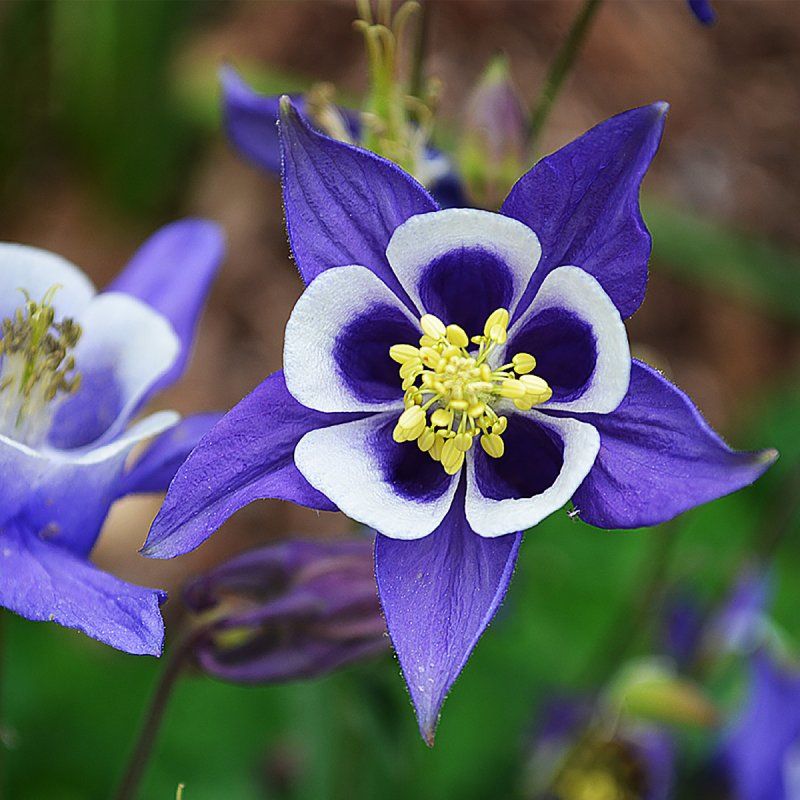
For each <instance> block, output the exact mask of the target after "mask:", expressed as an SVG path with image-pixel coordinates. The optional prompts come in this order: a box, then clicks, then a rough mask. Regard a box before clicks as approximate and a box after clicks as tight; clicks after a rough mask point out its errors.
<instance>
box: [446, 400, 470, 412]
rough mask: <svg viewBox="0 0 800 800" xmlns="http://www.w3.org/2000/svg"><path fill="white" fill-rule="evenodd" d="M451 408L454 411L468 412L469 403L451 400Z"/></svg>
mask: <svg viewBox="0 0 800 800" xmlns="http://www.w3.org/2000/svg"><path fill="white" fill-rule="evenodd" d="M450 408H452V409H453V411H466V410H467V409H468V408H469V403H468V402H467V401H466V400H451V401H450Z"/></svg>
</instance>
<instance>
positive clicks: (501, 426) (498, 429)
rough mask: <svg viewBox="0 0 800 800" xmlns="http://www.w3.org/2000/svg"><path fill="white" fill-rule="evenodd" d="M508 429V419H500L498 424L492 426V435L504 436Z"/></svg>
mask: <svg viewBox="0 0 800 800" xmlns="http://www.w3.org/2000/svg"><path fill="white" fill-rule="evenodd" d="M507 427H508V417H498V418H497V422H495V423H494V425H492V433H496V434H497V435H498V436H502V435H503V434H504V433H505V432H506V428H507Z"/></svg>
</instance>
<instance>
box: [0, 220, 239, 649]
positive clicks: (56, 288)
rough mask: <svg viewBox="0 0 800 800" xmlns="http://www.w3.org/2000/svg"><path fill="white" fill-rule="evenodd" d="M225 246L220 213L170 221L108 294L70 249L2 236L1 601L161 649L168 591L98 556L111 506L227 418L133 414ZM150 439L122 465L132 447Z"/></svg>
mask: <svg viewBox="0 0 800 800" xmlns="http://www.w3.org/2000/svg"><path fill="white" fill-rule="evenodd" d="M223 250H224V243H223V238H222V235H221V233H220V231H219V230H218V228H217V226H216V225H214V224H212V223H210V222H206V221H203V220H185V221H182V222H177V223H174V224H172V225H169V226H167V227H165V228H163V229H162V230H160V231H159V232H158V233H156V234H155V235H154V236H153V237H151V238H150V239H149V240H148V241H147V242H146V243H145V244H144V245H143V246H142V247H141V248H140V250H139V251H138V252H137V253H136V254H135V255H134V257H133V259H132V261H131V262H130V263H129V265H128V266H127V268H126V269H125V270H124V271H123V272H122V273H121V274H120V275H119V277H118V278H117V279H116V280H115V281H114V283H113V284H112V285H111V286H109V287H108V289H106V290H105V291H103V292H101V293H99V294H98V293H96V291H95V288H94V286H93V285H92V283H91V281H90V280H89V279H88V278H87V277H86V276H85V275H84V274H83V273H82V272H81V271H80V270H79V269H78V268H77V267H75V266H73V265H72V264H70V263H69V262H67V261H65V260H64V259H63V258H61V257H60V256H57V255H54V254H53V253H48V252H46V251H44V250H39V249H36V248H33V247H26V246H23V245H18V244H0V337H1V338H0V475H2V480H0V606H5V607H6V608H8V609H10V610H11V611H14V612H16V613H17V614H20V615H21V616H23V617H27V618H28V619H31V620H49V621H52V622H57V623H59V624H61V625H64V626H66V627H69V628H77V629H78V630H81V631H83V632H84V633H86V634H87V635H89V636H91V637H93V638H95V639H98V640H99V641H101V642H105V643H107V644H110V645H111V646H113V647H116V648H118V649H120V650H125V651H127V652H130V653H141V654H151V655H157V654H159V653H160V652H161V645H162V641H163V636H164V626H163V623H162V620H161V614H160V611H159V606H160V604H161V603H162V602H163V600H164V599H165V597H166V596H165V594H164V593H163V592H160V591H158V590H155V589H146V588H143V587H140V586H133V585H131V584H128V583H126V582H124V581H122V580H119V579H118V578H115V577H114V576H112V575H109V574H107V573H105V572H102V571H101V570H99V569H97V568H96V567H94V566H93V565H92V564H91V563H90V561H89V555H90V553H91V551H92V548H93V547H94V545H95V542H96V541H97V538H98V536H99V533H100V528H101V526H102V524H103V521H104V520H105V518H106V515H107V513H108V510H109V507H110V506H111V504H112V503H113V502H114V501H115V500H116V499H118V498H119V497H121V496H123V495H125V494H132V493H136V492H149V491H163V490H165V489H166V488H167V486H168V485H169V482H170V480H171V479H172V476H173V475H174V473H175V470H176V469H177V467H178V465H179V464H180V463H181V461H183V459H184V458H185V456H186V455H187V454H188V453H189V451H190V450H191V449H192V447H193V446H194V445H195V444H196V443H197V442H198V440H199V439H200V437H201V436H202V435H203V434H204V433H206V432H207V431H208V430H209V428H210V427H211V426H212V425H213V423H214V422H216V421H217V419H218V416H217V415H210V414H205V415H199V416H196V417H189V418H187V419H185V420H183V421H180V417H179V416H178V415H177V414H176V413H174V412H172V411H162V412H158V413H155V414H152V415H150V416H147V417H145V418H144V419H142V420H140V421H138V422H136V423H134V424H133V425H131V424H130V422H131V420H132V419H133V418H134V417H135V416H136V415H137V414H138V413H139V411H140V410H141V409H142V407H143V405H144V404H145V402H146V401H147V400H148V399H149V398H150V397H151V396H152V395H153V393H154V392H155V391H157V390H160V389H162V388H164V387H165V386H168V385H169V384H171V383H172V382H174V381H175V380H176V379H177V378H178V377H179V376H180V374H181V373H182V372H183V369H184V367H185V365H186V362H187V359H188V356H189V352H190V348H191V344H192V340H193V336H194V331H195V327H196V324H197V320H198V318H199V316H200V312H201V311H202V307H203V304H204V301H205V297H206V294H207V292H208V289H209V287H210V285H211V281H212V280H213V278H214V275H215V273H216V271H217V268H218V266H219V264H220V262H221V260H222V255H223ZM154 436H157V437H158V438H157V439H156V440H155V442H154V443H153V444H152V445H151V447H150V449H149V450H147V451H146V452H145V454H144V456H143V457H142V458H141V459H140V460H139V461H138V462H137V463H136V464H135V465H134V466H133V467H132V468H131V469H129V470H127V471H126V460H127V458H128V455H129V454H130V452H131V449H132V448H133V447H134V446H135V445H137V444H139V443H141V442H143V441H144V440H146V439H148V438H151V437H154Z"/></svg>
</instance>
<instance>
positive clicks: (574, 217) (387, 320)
mask: <svg viewBox="0 0 800 800" xmlns="http://www.w3.org/2000/svg"><path fill="white" fill-rule="evenodd" d="M665 110H666V106H665V105H664V104H656V105H653V106H647V107H644V108H638V109H634V110H633V111H628V112H626V113H624V114H621V115H619V116H617V117H614V118H613V119H611V120H608V121H607V122H605V123H603V124H601V125H599V126H598V127H596V128H594V129H593V130H591V131H589V132H588V133H587V134H585V135H584V136H582V137H581V138H580V139H578V140H577V141H575V142H573V143H572V144H570V145H568V146H567V147H565V148H563V149H562V150H560V151H558V152H556V153H554V154H553V155H551V156H549V157H547V158H545V159H543V160H542V161H540V162H539V163H538V164H537V165H536V166H535V167H534V168H533V169H532V170H531V171H530V172H528V173H527V174H526V175H524V176H523V177H522V178H521V179H520V180H519V181H518V183H517V184H516V185H515V186H514V188H513V189H512V191H511V193H510V194H509V196H508V198H507V199H506V201H505V203H504V205H503V207H502V209H501V212H500V213H499V214H493V213H490V212H487V211H479V210H475V209H450V210H445V211H441V210H439V209H438V207H437V205H436V203H435V201H434V200H433V199H432V198H431V196H430V195H429V194H428V193H427V192H426V191H425V190H424V189H423V187H422V186H420V185H419V184H418V183H417V182H415V181H414V180H413V179H411V178H410V177H409V176H408V175H407V174H406V173H404V172H403V171H402V170H400V169H398V168H397V167H396V166H395V165H394V164H392V163H390V162H388V161H385V160H383V159H381V158H379V157H378V156H376V155H374V154H372V153H370V152H367V151H364V150H360V149H359V148H356V147H353V146H351V145H347V144H344V143H342V142H338V141H335V140H332V139H330V138H328V137H326V136H323V135H321V134H319V133H317V132H316V131H314V130H313V129H312V128H311V127H309V126H308V125H307V124H306V123H305V122H304V120H303V119H302V117H301V116H300V115H299V114H298V113H297V111H296V110H295V109H294V108H293V107H292V105H291V103H290V102H289V100H288V98H287V99H286V100H285V101H284V103H283V105H282V117H281V125H280V132H281V140H282V146H283V164H284V172H283V188H284V205H285V209H286V224H287V228H288V232H289V239H290V243H291V247H292V250H293V253H294V257H295V260H296V262H297V266H298V268H299V269H300V273H301V275H302V277H303V279H304V280H305V281H306V282H307V283H308V284H309V285H308V288H307V289H306V291H305V293H304V295H303V296H302V297H301V298H300V300H299V302H298V304H297V306H296V307H295V309H294V311H293V312H292V315H291V319H290V321H289V324H288V326H287V331H286V346H285V353H284V368H285V369H284V371H283V372H278V373H275V374H274V375H272V376H271V377H269V378H267V380H266V381H265V382H264V383H263V384H261V386H259V387H258V388H257V389H256V390H255V391H254V392H253V393H252V394H251V395H249V396H248V397H247V398H245V399H244V400H243V401H242V402H241V403H240V404H239V405H238V406H237V407H236V408H234V409H233V410H232V411H231V412H230V413H229V414H228V415H227V416H226V417H225V419H223V421H222V422H220V423H219V424H218V425H217V426H216V427H215V428H214V429H213V430H212V431H211V432H210V433H209V434H208V435H207V436H206V437H205V438H204V439H203V441H202V442H201V443H200V445H199V446H198V448H197V449H196V450H195V451H194V453H193V454H192V455H191V456H190V457H189V459H188V461H187V462H186V463H185V464H184V465H183V467H181V469H180V470H179V471H178V474H177V475H176V477H175V480H174V481H173V483H172V486H171V487H170V491H169V493H168V495H167V498H166V501H165V504H164V506H163V508H162V509H161V511H160V513H159V515H158V517H157V518H156V520H155V522H154V525H153V529H152V530H151V533H150V537H149V539H148V544H147V547H146V551H147V554H148V555H151V556H157V557H172V556H175V555H178V554H181V553H185V552H187V551H188V550H191V549H192V548H194V547H197V546H198V545H199V544H200V543H201V542H203V541H204V540H205V539H206V538H207V537H208V536H209V535H210V534H211V533H212V532H213V531H214V530H216V529H217V528H218V527H219V526H220V525H221V524H222V523H223V521H224V520H225V519H227V518H228V517H229V516H230V515H231V514H232V513H233V512H234V511H235V510H236V509H238V508H241V507H242V506H243V505H245V504H247V503H249V502H251V501H253V500H256V499H258V498H265V497H274V498H281V499H286V500H292V501H294V502H298V503H301V504H302V505H306V506H310V507H312V508H319V509H335V508H339V509H341V510H342V511H344V512H345V513H346V514H348V515H350V516H352V517H353V518H354V519H356V520H358V521H360V522H362V523H364V524H366V525H369V526H370V527H373V528H375V529H376V530H378V531H379V532H380V533H379V535H378V537H377V542H376V552H375V559H376V574H377V580H378V588H379V593H380V597H381V602H382V604H383V610H384V613H385V616H386V622H387V626H388V629H389V633H390V635H391V638H392V642H393V644H394V647H395V650H396V651H397V654H398V657H399V660H400V664H401V666H402V669H403V673H404V675H405V678H406V681H407V683H408V687H409V690H410V692H411V696H412V698H413V700H414V703H415V706H416V710H417V714H418V717H419V722H420V728H421V731H422V734H423V736H424V737H425V738H426V740H428V741H432V738H433V733H434V730H435V726H436V722H437V718H438V712H439V708H440V706H441V704H442V702H443V700H444V697H445V695H446V693H447V691H448V690H449V688H450V686H451V685H452V683H453V681H454V680H455V678H456V677H457V675H458V673H459V672H460V671H461V669H462V668H463V666H464V664H465V663H466V661H467V658H468V657H469V655H470V652H471V651H472V649H473V647H474V646H475V644H476V643H477V641H478V638H479V637H480V635H481V634H482V633H483V631H484V629H485V628H486V626H487V625H488V623H489V621H490V620H491V619H492V617H493V615H494V613H495V611H496V610H497V608H498V606H499V604H500V602H501V600H502V598H503V596H504V594H505V591H506V588H507V586H508V582H509V580H510V578H511V574H512V572H513V569H514V564H515V561H516V557H517V550H518V548H519V544H520V539H521V534H520V533H519V531H524V530H525V529H526V528H530V527H532V526H533V525H536V524H537V523H538V522H539V521H541V520H542V519H544V518H545V517H546V516H547V515H548V514H551V513H553V512H554V511H556V510H557V509H559V508H561V507H562V506H563V505H564V504H565V503H566V502H567V501H568V500H569V499H570V498H572V500H573V502H574V504H575V506H576V508H577V510H578V513H579V514H580V517H581V518H582V519H583V520H585V521H586V522H588V523H590V524H592V525H597V526H599V527H602V528H635V527H639V526H642V525H654V524H657V523H659V522H663V521H665V520H667V519H670V518H672V517H674V516H676V515H677V514H679V513H681V512H682V511H685V510H686V509H688V508H691V507H692V506H695V505H697V504H698V503H703V502H706V501H708V500H712V499H714V498H717V497H720V496H721V495H724V494H727V493H729V492H731V491H733V490H735V489H738V488H740V487H742V486H745V485H747V484H749V483H751V482H752V481H753V480H755V479H756V478H757V477H758V476H759V475H760V474H761V473H762V472H763V471H764V470H765V469H766V468H767V467H768V466H769V464H770V463H771V462H772V460H773V459H774V455H775V454H774V453H773V452H764V453H737V452H734V451H732V450H731V449H729V448H728V447H727V446H726V445H725V443H724V442H723V441H722V440H721V439H720V438H719V437H718V436H717V435H716V434H715V433H714V432H713V431H712V430H711V429H710V428H709V427H708V425H707V424H706V422H705V421H704V420H703V418H702V417H701V416H700V414H699V412H698V411H697V410H696V409H695V408H694V406H693V405H692V404H691V402H690V400H689V399H688V398H687V397H686V395H684V394H683V393H682V392H681V391H680V390H678V389H676V388H675V387H674V386H672V385H671V384H670V383H668V382H667V381H666V380H665V379H664V378H662V377H661V375H659V373H658V372H656V371H655V370H654V369H652V368H650V367H648V366H646V365H645V364H642V363H641V362H638V361H631V357H630V354H629V350H628V342H627V338H626V334H625V327H624V324H623V321H622V320H623V318H625V317H628V316H630V315H631V314H632V313H633V312H634V311H636V309H637V308H638V307H639V305H640V303H641V301H642V299H643V296H644V288H645V282H646V278H647V259H648V256H649V254H650V237H649V235H648V233H647V230H646V229H645V227H644V224H643V222H642V219H641V216H640V214H639V209H638V202H637V198H638V191H639V184H640V182H641V180H642V177H643V175H644V172H645V170H646V168H647V166H648V164H649V162H650V160H651V158H652V157H653V154H654V153H655V150H656V147H657V145H658V142H659V139H660V136H661V130H662V125H663V118H664V112H665ZM398 372H399V374H398Z"/></svg>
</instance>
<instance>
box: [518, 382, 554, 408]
mask: <svg viewBox="0 0 800 800" xmlns="http://www.w3.org/2000/svg"><path fill="white" fill-rule="evenodd" d="M520 382H521V383H522V384H523V385H524V386H525V392H526V394H527V396H528V397H529V398H530V399H531V400H532V401H533V402H534V403H545V402H547V401H548V400H549V399H550V398H551V397H552V396H553V390H552V389H551V388H550V387H549V386H548V385H547V381H545V380H543V379H542V378H540V377H539V376H538V375H523V376H522V377H521V378H520Z"/></svg>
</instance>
